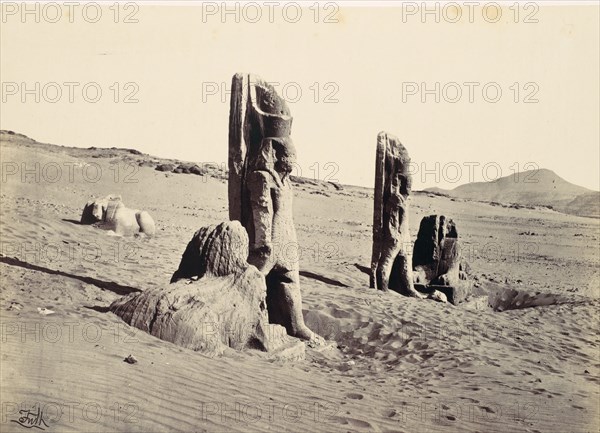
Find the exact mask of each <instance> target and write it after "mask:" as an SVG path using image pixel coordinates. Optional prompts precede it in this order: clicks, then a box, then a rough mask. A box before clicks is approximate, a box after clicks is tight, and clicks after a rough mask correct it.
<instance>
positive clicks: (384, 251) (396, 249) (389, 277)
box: [369, 132, 423, 298]
mask: <svg viewBox="0 0 600 433" xmlns="http://www.w3.org/2000/svg"><path fill="white" fill-rule="evenodd" d="M409 163H410V158H409V156H408V152H407V151H406V148H405V147H404V146H403V145H402V143H400V140H398V138H397V137H395V136H393V135H391V134H388V133H386V132H380V133H379V134H378V135H377V155H376V158H375V208H374V212H373V254H372V256H371V278H370V283H369V285H370V287H371V288H377V289H379V290H384V291H386V290H389V289H391V290H394V291H397V292H400V293H402V294H404V295H407V296H413V297H419V298H421V297H423V296H422V295H421V294H420V293H419V292H417V291H416V290H415V288H414V286H413V275H412V257H411V250H412V248H411V243H410V233H409V228H408V198H409V195H410V189H411V182H412V179H411V175H410V172H409V170H408V169H409Z"/></svg>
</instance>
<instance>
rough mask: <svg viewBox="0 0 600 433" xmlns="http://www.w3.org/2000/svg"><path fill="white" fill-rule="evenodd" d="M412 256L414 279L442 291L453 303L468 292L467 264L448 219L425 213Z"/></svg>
mask: <svg viewBox="0 0 600 433" xmlns="http://www.w3.org/2000/svg"><path fill="white" fill-rule="evenodd" d="M412 259H413V261H412V265H413V270H414V281H415V283H417V284H420V285H424V286H429V288H430V289H435V290H439V291H442V292H444V294H445V295H446V296H447V298H448V301H450V302H451V303H453V304H457V303H459V302H462V301H463V300H464V299H465V298H466V297H467V296H468V295H469V293H470V291H471V283H470V281H469V279H468V275H467V264H466V261H465V260H464V259H463V257H462V255H461V251H460V242H459V240H458V231H457V230H456V224H454V221H452V220H451V219H449V218H446V217H445V216H444V215H429V216H426V217H424V218H423V219H422V220H421V224H420V226H419V233H418V235H417V240H416V241H415V246H414V249H413V257H412Z"/></svg>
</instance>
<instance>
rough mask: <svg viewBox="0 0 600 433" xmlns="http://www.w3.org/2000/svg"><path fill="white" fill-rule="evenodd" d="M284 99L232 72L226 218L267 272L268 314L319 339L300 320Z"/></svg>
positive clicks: (292, 157) (292, 331) (291, 152)
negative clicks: (236, 225)
mask: <svg viewBox="0 0 600 433" xmlns="http://www.w3.org/2000/svg"><path fill="white" fill-rule="evenodd" d="M291 129H292V116H291V113H290V110H289V108H288V106H287V104H286V102H285V101H284V100H283V99H282V98H281V97H279V95H277V93H276V92H275V90H274V89H273V87H272V86H271V85H269V84H268V83H267V82H265V81H263V80H262V79H261V78H259V77H257V76H255V75H248V74H236V75H235V76H234V77H233V80H232V92H231V107H230V112H229V184H228V186H229V190H228V194H229V218H230V219H231V220H237V221H240V222H241V224H242V225H243V226H244V227H245V228H246V230H247V231H248V235H249V242H250V249H249V257H248V262H249V263H251V264H253V265H255V266H256V267H257V268H258V270H259V271H260V272H262V273H263V274H264V275H265V277H266V284H267V309H268V315H269V320H270V321H271V323H276V324H280V325H282V326H284V327H285V328H286V330H287V332H288V334H289V335H292V336H295V337H299V338H301V339H304V340H309V341H313V342H320V341H321V339H320V337H318V336H317V335H316V334H314V333H313V332H312V331H311V330H310V329H308V327H307V326H306V325H305V324H304V318H303V315H302V296H301V293H300V285H299V273H298V269H299V265H298V259H299V254H298V251H297V247H298V242H297V239H296V230H295V227H294V221H293V217H292V210H293V208H292V206H293V205H292V200H293V189H292V184H291V181H290V173H291V172H292V168H293V166H294V164H295V162H296V149H295V147H294V143H293V141H292V139H291V137H290V134H291Z"/></svg>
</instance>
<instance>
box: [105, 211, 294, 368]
mask: <svg viewBox="0 0 600 433" xmlns="http://www.w3.org/2000/svg"><path fill="white" fill-rule="evenodd" d="M247 253H248V236H247V234H246V230H245V229H244V228H243V227H242V226H241V225H240V224H239V223H238V222H227V223H221V224H219V225H216V226H208V227H203V228H202V229H200V230H199V231H198V232H196V234H195V235H194V237H193V238H192V240H191V241H190V243H189V244H188V247H187V248H186V252H185V253H184V257H183V258H182V262H181V265H180V267H179V269H178V271H177V272H176V273H175V274H174V276H173V277H174V278H173V280H172V283H171V284H169V285H167V286H166V287H164V288H159V289H153V290H148V291H145V292H141V293H135V294H131V295H129V296H127V297H125V298H122V299H119V300H117V301H115V302H114V303H113V304H112V305H111V306H110V311H112V312H113V313H115V314H116V315H118V316H119V317H121V318H122V319H123V320H124V321H125V322H127V323H128V324H130V325H131V326H135V327H136V328H139V329H141V330H143V331H145V332H148V333H149V334H151V335H154V336H156V337H158V338H160V339H162V340H165V341H169V342H172V343H174V344H177V345H179V346H182V347H186V348H188V349H192V350H195V351H200V352H203V353H206V354H209V355H219V354H222V353H223V351H224V350H225V349H226V348H227V347H230V348H233V349H236V350H244V349H257V350H261V351H265V352H268V353H269V357H271V358H276V359H286V360H287V359H302V358H303V357H304V352H305V345H304V343H302V342H301V341H299V340H297V339H295V338H292V337H289V336H288V335H287V333H286V330H285V328H284V327H282V326H279V325H273V324H270V323H269V320H268V313H267V307H266V292H267V290H266V284H265V278H264V276H263V274H262V273H261V272H259V271H258V269H256V268H255V267H254V266H252V265H249V264H248V263H247V262H246V256H247Z"/></svg>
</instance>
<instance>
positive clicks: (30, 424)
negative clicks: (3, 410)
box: [11, 406, 48, 430]
mask: <svg viewBox="0 0 600 433" xmlns="http://www.w3.org/2000/svg"><path fill="white" fill-rule="evenodd" d="M19 414H20V415H21V416H20V417H19V419H12V420H11V421H12V422H16V423H17V424H19V425H20V426H22V427H25V428H34V427H35V428H39V429H40V430H45V428H44V427H48V424H46V421H44V413H43V411H42V409H41V408H40V407H39V406H38V408H37V411H36V410H35V407H34V409H31V410H29V409H21V410H20V411H19Z"/></svg>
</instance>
